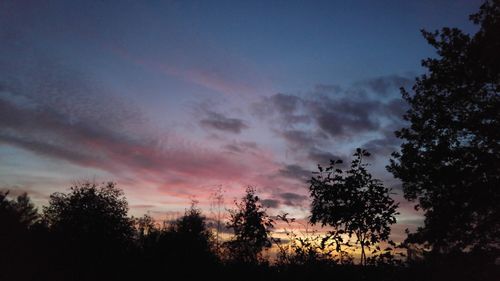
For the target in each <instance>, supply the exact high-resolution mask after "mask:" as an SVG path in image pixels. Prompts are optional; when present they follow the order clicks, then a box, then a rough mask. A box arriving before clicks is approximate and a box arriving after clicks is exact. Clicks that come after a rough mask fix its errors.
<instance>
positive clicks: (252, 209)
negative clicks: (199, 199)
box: [226, 187, 274, 263]
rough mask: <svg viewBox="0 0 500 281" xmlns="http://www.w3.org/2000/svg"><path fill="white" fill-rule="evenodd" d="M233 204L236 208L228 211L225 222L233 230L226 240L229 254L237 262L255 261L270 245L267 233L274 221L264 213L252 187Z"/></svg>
mask: <svg viewBox="0 0 500 281" xmlns="http://www.w3.org/2000/svg"><path fill="white" fill-rule="evenodd" d="M235 204H236V209H235V210H230V211H229V212H230V219H229V222H228V224H227V227H228V228H230V229H233V231H234V237H233V239H232V240H231V241H228V242H226V245H227V247H228V249H229V251H230V252H229V254H230V255H231V256H232V258H233V260H235V261H238V262H246V263H257V262H258V261H259V258H260V253H261V252H262V250H263V249H265V248H270V247H271V239H270V234H269V233H270V229H271V228H272V227H273V225H274V222H273V220H272V219H271V218H270V217H269V216H268V215H267V214H266V211H265V209H264V208H263V206H262V204H261V203H260V199H259V197H258V196H257V195H255V188H253V187H248V188H247V189H246V195H245V196H244V197H243V198H242V199H241V201H240V202H235Z"/></svg>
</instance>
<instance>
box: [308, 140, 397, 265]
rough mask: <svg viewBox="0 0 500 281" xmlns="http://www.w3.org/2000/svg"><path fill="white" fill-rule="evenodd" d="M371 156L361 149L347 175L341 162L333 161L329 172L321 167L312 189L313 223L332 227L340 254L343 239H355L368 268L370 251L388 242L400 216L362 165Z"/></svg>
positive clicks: (387, 192) (378, 184)
mask: <svg viewBox="0 0 500 281" xmlns="http://www.w3.org/2000/svg"><path fill="white" fill-rule="evenodd" d="M369 156H370V154H369V153H368V152H367V151H365V150H362V149H359V148H358V149H357V150H356V153H354V159H353V160H352V163H351V167H350V169H348V170H347V171H342V170H341V169H340V168H338V167H337V166H338V164H341V163H342V161H341V160H337V161H333V160H332V161H330V166H328V167H326V168H323V167H322V166H321V165H318V169H319V172H318V173H316V176H315V177H313V178H312V179H311V181H310V183H311V185H310V187H309V190H310V195H311V198H312V204H311V213H312V214H311V217H310V221H311V223H313V224H315V223H321V225H322V226H331V227H333V229H334V230H333V231H332V232H331V237H333V238H335V239H337V240H338V243H339V244H338V245H339V246H338V250H339V251H340V250H341V249H340V246H341V245H342V244H343V243H344V242H345V241H343V239H344V238H343V237H342V235H348V236H349V237H352V236H354V237H355V238H356V241H355V242H356V243H357V244H359V246H360V248H361V260H360V263H361V264H362V265H366V261H367V255H366V250H367V249H370V248H371V247H372V246H375V247H378V246H377V244H378V243H379V242H381V241H386V240H388V238H389V234H390V231H391V228H390V225H391V224H393V223H395V222H396V218H395V215H396V214H397V212H396V209H397V204H395V203H394V200H393V199H392V198H391V197H390V196H389V192H390V190H389V189H388V188H387V187H385V186H384V185H383V184H382V182H381V181H380V180H378V179H374V178H373V177H372V175H371V174H370V173H369V172H368V170H367V169H366V167H367V164H366V163H364V162H363V161H364V158H366V157H369Z"/></svg>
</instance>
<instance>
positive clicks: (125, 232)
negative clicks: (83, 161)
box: [43, 181, 133, 279]
mask: <svg viewBox="0 0 500 281" xmlns="http://www.w3.org/2000/svg"><path fill="white" fill-rule="evenodd" d="M127 212H128V203H127V201H126V199H125V197H123V192H122V191H121V190H119V189H118V188H116V185H115V184H114V183H112V182H109V183H106V184H101V185H99V184H96V183H93V182H89V181H85V182H81V183H77V184H75V185H74V186H73V187H71V192H70V193H68V194H64V193H54V194H52V195H51V196H50V200H49V205H48V206H46V207H44V208H43V215H44V219H45V220H46V222H47V224H48V225H49V227H50V229H51V232H52V233H53V234H54V235H55V241H54V243H55V247H56V248H58V249H59V251H60V252H59V253H58V254H57V255H58V257H59V258H60V259H62V260H61V262H62V264H63V265H64V264H67V270H68V271H69V272H70V273H71V274H79V275H82V276H87V277H86V278H88V279H92V278H96V277H95V276H93V275H96V274H99V276H100V277H99V278H106V277H103V276H102V275H100V274H102V273H103V272H104V271H108V272H110V271H112V270H117V269H113V266H116V264H117V263H120V262H121V261H122V258H123V257H124V254H125V253H126V252H127V250H128V249H129V246H130V244H131V241H132V238H133V224H132V220H131V219H130V218H128V217H127ZM116 273H118V272H116ZM82 278H83V277H82Z"/></svg>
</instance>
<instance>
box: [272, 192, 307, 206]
mask: <svg viewBox="0 0 500 281" xmlns="http://www.w3.org/2000/svg"><path fill="white" fill-rule="evenodd" d="M279 197H280V198H281V199H282V203H283V204H285V205H288V206H303V205H304V202H306V201H307V200H308V199H309V197H307V196H306V195H301V194H297V193H292V192H285V193H280V194H279Z"/></svg>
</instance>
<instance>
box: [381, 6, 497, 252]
mask: <svg viewBox="0 0 500 281" xmlns="http://www.w3.org/2000/svg"><path fill="white" fill-rule="evenodd" d="M470 19H471V20H472V21H473V22H474V23H475V24H476V25H478V27H479V30H478V31H477V33H476V34H474V35H469V34H465V33H463V32H462V31H461V30H459V29H456V28H443V29H442V30H441V31H435V32H427V31H422V32H423V35H424V37H425V39H427V42H428V43H429V44H430V45H431V46H433V47H434V48H435V49H436V52H437V57H435V58H428V59H425V60H423V61H422V65H423V66H424V67H426V68H427V70H428V72H427V73H426V74H424V75H422V76H420V77H418V78H417V79H416V83H415V85H414V86H413V92H412V93H411V92H408V91H406V90H405V89H402V94H403V97H404V99H405V100H406V101H407V102H408V103H409V105H410V109H409V110H408V111H407V113H406V114H405V116H404V119H405V120H407V121H409V126H408V127H406V128H403V129H401V130H399V131H397V132H396V136H397V137H399V138H401V139H402V140H403V141H404V142H403V144H402V145H401V151H400V152H397V153H393V159H392V160H391V164H390V165H389V166H388V170H389V171H390V172H391V173H392V174H393V175H394V176H395V177H396V178H398V179H400V180H401V181H402V183H403V189H404V194H405V197H406V198H407V199H408V200H410V201H416V202H418V204H417V205H416V206H417V208H420V209H422V210H423V211H424V213H425V224H424V226H423V227H421V228H419V229H418V230H417V232H416V233H414V234H412V235H410V236H409V240H408V241H409V242H415V243H422V244H424V245H427V246H429V247H430V248H431V249H432V250H433V251H434V252H435V253H451V252H454V251H457V250H458V251H470V250H474V249H475V250H487V251H494V252H495V251H496V252H497V254H498V251H499V250H500V248H499V247H500V212H499V209H500V205H499V203H498V202H500V164H499V163H500V1H498V0H494V1H486V2H485V3H484V4H483V5H482V6H481V8H480V10H479V12H478V13H476V14H474V15H471V16H470Z"/></svg>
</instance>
